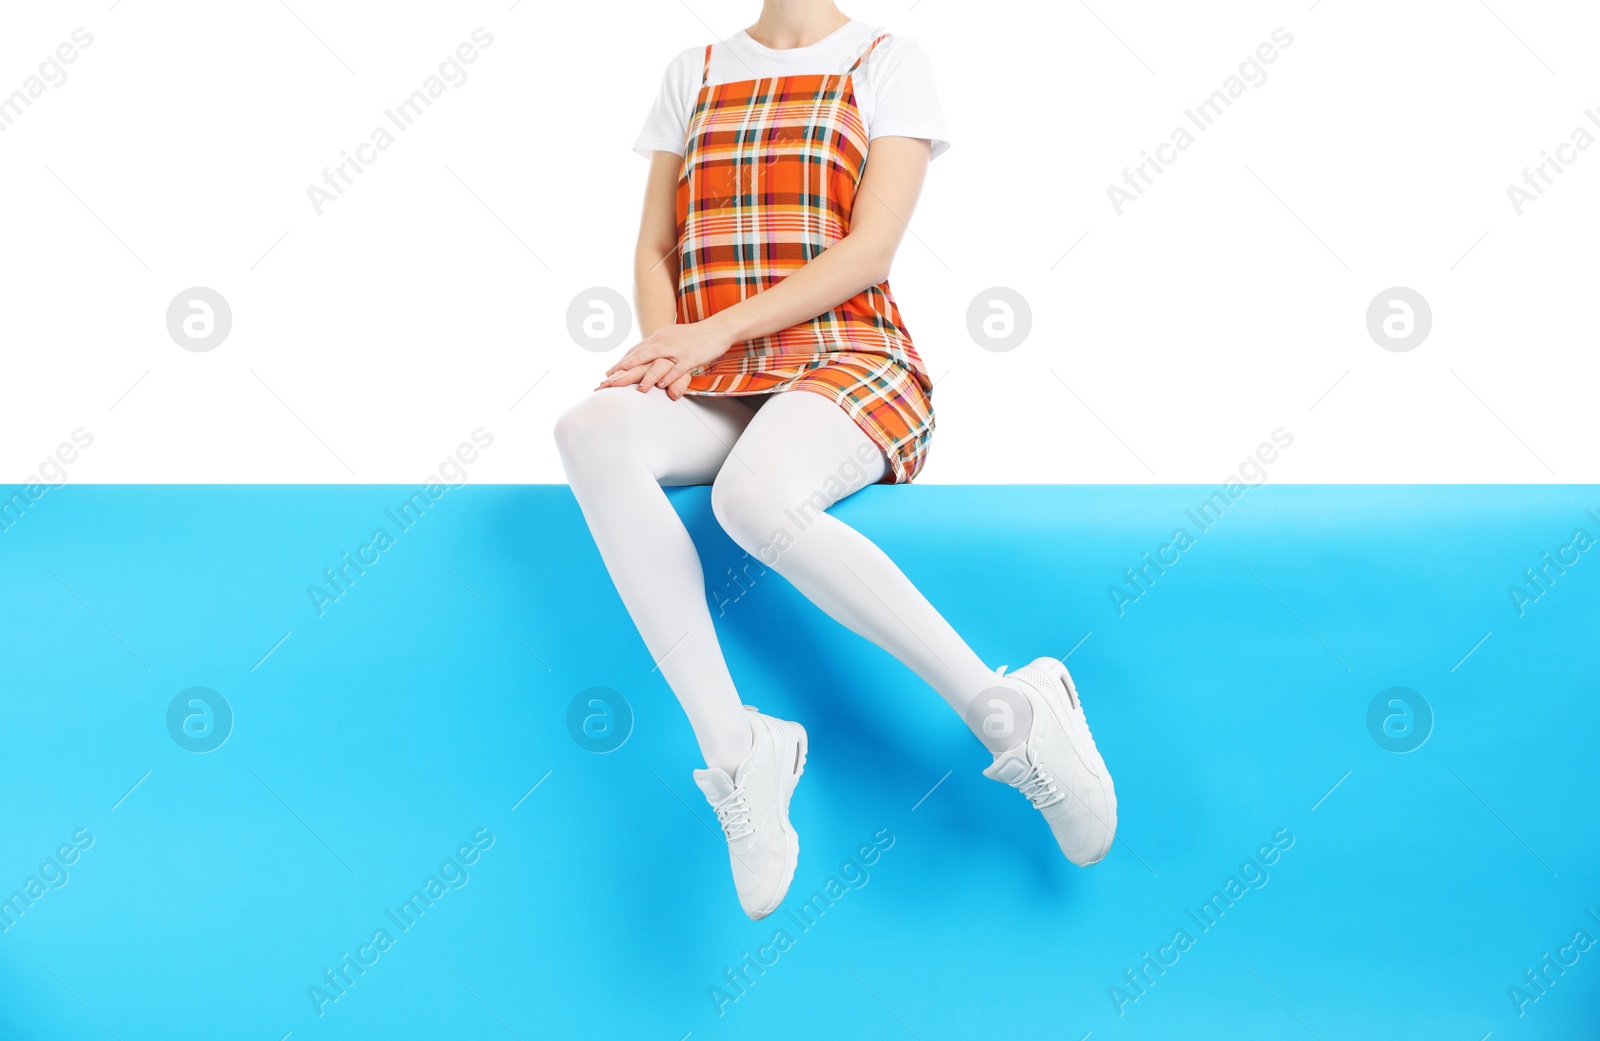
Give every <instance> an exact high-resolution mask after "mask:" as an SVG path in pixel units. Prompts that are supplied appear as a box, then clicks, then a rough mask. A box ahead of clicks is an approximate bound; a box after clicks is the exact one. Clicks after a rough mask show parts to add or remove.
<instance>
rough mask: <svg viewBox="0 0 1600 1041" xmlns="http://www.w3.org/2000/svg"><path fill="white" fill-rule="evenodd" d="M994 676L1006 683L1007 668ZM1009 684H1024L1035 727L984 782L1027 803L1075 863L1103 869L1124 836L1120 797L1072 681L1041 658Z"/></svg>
mask: <svg viewBox="0 0 1600 1041" xmlns="http://www.w3.org/2000/svg"><path fill="white" fill-rule="evenodd" d="M995 671H996V672H998V673H999V674H1000V675H1002V676H1005V672H1006V667H1005V666H1004V665H1002V666H1000V668H999V669H997V670H995ZM1006 678H1007V679H1014V680H1018V681H1019V682H1018V684H1017V686H1018V687H1019V688H1020V689H1021V690H1022V692H1023V695H1024V696H1025V697H1026V698H1027V699H1028V703H1029V705H1031V706H1032V708H1033V727H1032V729H1031V730H1030V731H1029V732H1028V737H1027V739H1026V740H1025V741H1023V742H1022V743H1020V744H1018V745H1015V746H1013V747H1012V748H1009V749H1007V750H1006V751H1004V752H1002V753H1000V754H999V755H997V756H995V757H994V764H993V765H992V766H990V767H989V768H988V769H986V770H984V771H983V775H984V776H985V777H989V778H993V779H994V780H996V781H1004V782H1005V783H1006V784H1009V785H1011V786H1012V787H1013V788H1015V789H1017V790H1018V791H1020V792H1021V793H1022V794H1023V795H1026V796H1027V797H1028V800H1029V801H1030V802H1032V803H1033V805H1034V808H1035V809H1037V810H1038V811H1039V812H1040V813H1042V814H1044V819H1045V820H1046V822H1048V823H1049V825H1050V830H1051V831H1052V832H1053V833H1054V834H1055V837H1056V843H1057V844H1058V845H1060V847H1061V852H1062V853H1065V854H1066V855H1067V859H1068V860H1070V861H1072V862H1073V863H1074V864H1077V865H1079V866H1080V867H1088V866H1089V865H1090V864H1098V863H1099V862H1100V860H1101V859H1102V858H1103V857H1105V855H1106V853H1107V852H1109V851H1110V849H1111V840H1112V837H1113V836H1114V835H1115V834H1116V831H1117V793H1116V791H1115V789H1113V788H1112V786H1111V774H1110V772H1109V771H1107V770H1106V763H1105V760H1104V759H1102V758H1101V757H1100V751H1099V749H1097V748H1095V746H1094V737H1093V736H1092V735H1091V734H1090V733H1089V724H1088V722H1086V721H1085V720H1084V718H1083V706H1082V705H1081V704H1080V703H1079V701H1078V690H1077V688H1076V687H1075V686H1073V683H1072V676H1071V674H1069V673H1068V672H1067V667H1066V666H1065V665H1064V664H1062V663H1061V662H1060V661H1058V660H1057V659H1055V658H1037V659H1035V660H1034V661H1032V662H1030V663H1029V664H1027V665H1024V666H1023V667H1022V668H1020V669H1018V670H1017V671H1016V672H1013V673H1012V674H1011V675H1010V676H1007V677H1006Z"/></svg>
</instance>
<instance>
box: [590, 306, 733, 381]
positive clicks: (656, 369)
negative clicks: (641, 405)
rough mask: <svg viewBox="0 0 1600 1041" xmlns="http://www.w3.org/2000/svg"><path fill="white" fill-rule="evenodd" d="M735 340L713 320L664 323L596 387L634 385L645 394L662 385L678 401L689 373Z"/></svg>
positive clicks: (731, 344)
mask: <svg viewBox="0 0 1600 1041" xmlns="http://www.w3.org/2000/svg"><path fill="white" fill-rule="evenodd" d="M733 343H734V341H733V338H732V337H731V336H729V335H728V334H727V333H726V332H724V331H723V328H722V326H721V325H719V324H717V323H716V322H714V321H712V320H711V319H706V320H704V321H699V322H689V323H687V324H684V325H664V326H662V327H661V328H660V329H657V330H656V331H655V332H653V333H651V334H650V335H649V336H647V337H645V338H644V339H643V340H641V341H639V343H637V344H635V345H634V346H633V348H632V349H630V350H629V351H628V353H627V354H624V355H623V356H622V358H621V359H620V360H618V362H617V363H616V364H615V365H613V366H611V368H609V369H607V370H606V378H605V379H604V380H601V381H600V384H599V386H597V387H595V388H594V389H595V390H599V389H600V388H601V387H626V386H629V385H630V384H631V385H635V386H637V387H638V389H639V391H640V392H641V393H644V392H647V391H649V390H650V389H651V388H652V387H660V388H662V389H663V390H664V391H666V393H667V397H669V398H671V399H673V400H674V401H676V400H677V399H678V398H681V397H683V392H684V388H686V387H688V385H689V373H690V372H692V371H693V370H695V369H698V368H699V367H700V366H702V365H706V364H709V363H710V362H713V361H716V360H717V359H718V358H720V357H722V356H723V355H724V354H726V353H728V349H729V348H730V347H732V346H733Z"/></svg>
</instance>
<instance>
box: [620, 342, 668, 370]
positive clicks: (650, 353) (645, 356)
mask: <svg viewBox="0 0 1600 1041" xmlns="http://www.w3.org/2000/svg"><path fill="white" fill-rule="evenodd" d="M665 349H666V348H665V346H664V345H662V344H659V343H656V342H655V341H654V336H652V337H651V339H648V340H643V341H641V342H639V343H638V344H635V345H634V346H633V347H630V348H628V353H626V354H624V355H623V356H622V357H620V358H618V359H617V363H616V364H615V365H613V366H611V368H609V369H607V370H606V375H607V376H609V375H611V374H612V373H613V372H620V371H622V370H623V369H631V368H633V367H634V366H635V365H643V364H644V363H645V362H650V361H655V360H656V359H657V358H659V357H661V352H662V351H663V350H665Z"/></svg>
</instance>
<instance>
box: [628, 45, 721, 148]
mask: <svg viewBox="0 0 1600 1041" xmlns="http://www.w3.org/2000/svg"><path fill="white" fill-rule="evenodd" d="M697 53H698V54H701V55H703V54H704V53H705V51H704V48H693V47H691V48H689V49H688V50H685V51H681V52H679V54H678V56H677V57H676V58H673V59H672V61H671V63H669V64H668V65H667V68H666V71H665V72H663V73H662V74H661V87H660V89H659V90H658V91H657V92H656V100H655V104H653V105H651V106H650V114H649V115H648V116H646V117H645V121H644V126H643V127H642V128H641V129H640V131H639V136H638V138H637V139H635V141H634V142H633V150H634V151H635V152H637V153H639V154H640V155H642V156H644V157H645V158H646V159H649V158H650V153H652V152H676V153H677V154H678V155H682V154H683V149H684V143H685V141H686V139H687V138H688V136H689V109H690V107H691V106H692V105H693V104H694V96H693V94H692V93H691V91H692V90H693V87H694V86H695V84H694V82H693V80H692V79H691V74H693V75H694V76H696V77H697V76H698V74H699V69H700V67H699V66H698V65H696V64H695V56H696V54H697Z"/></svg>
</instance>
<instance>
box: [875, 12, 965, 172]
mask: <svg viewBox="0 0 1600 1041" xmlns="http://www.w3.org/2000/svg"><path fill="white" fill-rule="evenodd" d="M879 49H880V50H886V51H887V52H888V53H885V54H883V55H881V56H880V55H873V56H872V57H871V59H869V60H870V62H871V64H872V65H873V66H874V68H873V69H872V70H871V75H872V96H873V110H872V115H871V121H872V125H871V126H869V127H868V128H867V140H868V141H869V142H870V141H871V140H872V139H873V138H876V137H886V136H895V137H920V138H926V139H927V140H928V142H929V144H930V146H931V147H930V149H929V155H928V158H929V159H930V160H932V159H937V158H938V157H939V156H941V155H943V154H944V153H945V152H946V151H948V150H949V148H950V138H949V134H948V132H947V131H946V129H945V123H944V109H943V108H942V107H941V106H940V104H939V91H938V88H937V86H935V84H934V77H933V63H932V62H931V61H929V60H928V55H927V52H926V51H924V50H923V49H922V45H921V44H919V43H918V42H917V41H916V40H915V39H914V38H912V37H909V36H900V35H898V34H894V35H891V36H890V37H889V39H887V40H885V41H884V42H883V44H881V45H880V46H879ZM880 60H881V62H882V64H879V61H880Z"/></svg>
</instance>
